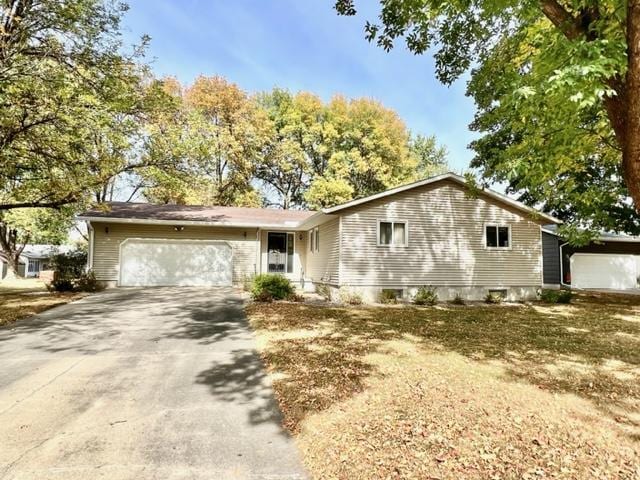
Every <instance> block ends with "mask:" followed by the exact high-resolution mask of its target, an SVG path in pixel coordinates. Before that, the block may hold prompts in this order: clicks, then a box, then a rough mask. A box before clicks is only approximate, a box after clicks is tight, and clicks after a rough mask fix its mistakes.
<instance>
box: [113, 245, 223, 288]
mask: <svg viewBox="0 0 640 480" xmlns="http://www.w3.org/2000/svg"><path fill="white" fill-rule="evenodd" d="M231 274H232V252H231V246H230V245H229V244H228V243H226V242H222V241H198V240H159V239H157V240H156V239H136V238H130V239H127V240H126V241H124V242H123V243H122V244H121V246H120V285H121V286H124V287H134V286H136V287H137V286H172V285H179V286H199V285H205V286H214V285H220V286H223V285H231Z"/></svg>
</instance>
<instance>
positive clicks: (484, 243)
mask: <svg viewBox="0 0 640 480" xmlns="http://www.w3.org/2000/svg"><path fill="white" fill-rule="evenodd" d="M487 227H496V243H499V242H500V241H499V238H500V235H499V233H498V229H499V228H506V229H507V231H508V233H509V245H508V246H507V247H501V246H500V245H496V246H495V247H491V246H489V245H487ZM482 246H483V247H484V249H485V250H512V249H513V241H512V237H511V224H509V223H497V222H487V223H484V225H483V227H482Z"/></svg>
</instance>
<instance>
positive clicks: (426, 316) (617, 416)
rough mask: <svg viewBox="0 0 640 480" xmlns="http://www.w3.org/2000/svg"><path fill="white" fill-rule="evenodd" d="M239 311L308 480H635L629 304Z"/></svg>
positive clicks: (591, 301) (636, 314) (638, 374)
mask: <svg viewBox="0 0 640 480" xmlns="http://www.w3.org/2000/svg"><path fill="white" fill-rule="evenodd" d="M248 313H249V317H250V319H251V322H252V325H253V326H254V328H255V329H256V331H257V333H258V339H259V344H260V348H261V351H262V355H263V358H264V360H265V362H266V364H267V367H268V369H269V370H270V372H271V373H272V374H273V378H274V388H275V390H276V395H277V397H278V400H279V402H280V405H281V408H282V410H283V413H284V417H285V426H286V428H288V429H289V431H291V432H292V433H293V434H295V435H296V436H297V441H298V443H299V445H300V447H301V450H302V452H303V456H304V459H305V462H306V464H307V466H308V467H309V469H310V471H311V473H312V474H313V476H314V477H315V478H322V479H324V478H344V479H360V478H362V479H365V478H366V479H368V478H434V479H435V478H438V479H460V478H478V479H480V478H567V479H569V478H628V479H635V478H640V348H639V347H640V323H639V322H637V321H634V320H635V319H637V318H640V299H633V298H625V299H623V300H621V301H618V299H617V297H606V296H595V297H591V296H581V297H580V298H578V300H577V302H575V304H572V305H568V306H564V305H563V306H557V305H554V306H549V305H542V304H535V305H514V306H509V305H501V306H483V305H473V306H466V307H453V306H439V307H432V308H413V307H379V308H375V307H359V308H335V307H333V308H331V307H323V306H316V305H304V304H302V305H295V304H278V303H275V304H271V305H258V304H253V305H250V306H249V307H248Z"/></svg>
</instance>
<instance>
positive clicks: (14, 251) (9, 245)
mask: <svg viewBox="0 0 640 480" xmlns="http://www.w3.org/2000/svg"><path fill="white" fill-rule="evenodd" d="M28 241H29V238H28V237H27V238H26V239H24V243H20V242H18V231H17V230H16V229H13V228H11V227H9V226H8V225H7V224H6V223H4V222H2V221H0V249H1V250H2V252H3V253H4V257H5V258H6V261H7V264H8V265H9V270H8V272H13V274H14V275H15V276H19V275H20V271H19V269H20V255H22V251H23V250H24V247H25V245H26V244H27V243H28ZM25 268H26V265H25Z"/></svg>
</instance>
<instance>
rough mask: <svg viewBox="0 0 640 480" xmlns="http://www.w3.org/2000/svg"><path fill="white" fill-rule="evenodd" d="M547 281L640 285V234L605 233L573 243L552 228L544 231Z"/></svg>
mask: <svg viewBox="0 0 640 480" xmlns="http://www.w3.org/2000/svg"><path fill="white" fill-rule="evenodd" d="M542 245H543V272H544V283H545V284H546V285H547V286H553V285H558V286H559V285H560V284H562V285H566V286H571V287H574V288H586V289H588V288H594V289H611V290H632V291H634V292H635V291H638V289H639V288H640V281H639V280H640V237H632V236H628V235H615V234H601V235H600V236H599V237H598V238H597V239H596V240H594V241H593V242H591V243H589V244H587V245H584V246H581V247H573V246H571V245H570V244H569V243H568V242H567V241H566V240H564V239H562V238H559V237H558V235H557V233H556V232H554V231H550V230H544V229H543V231H542Z"/></svg>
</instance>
